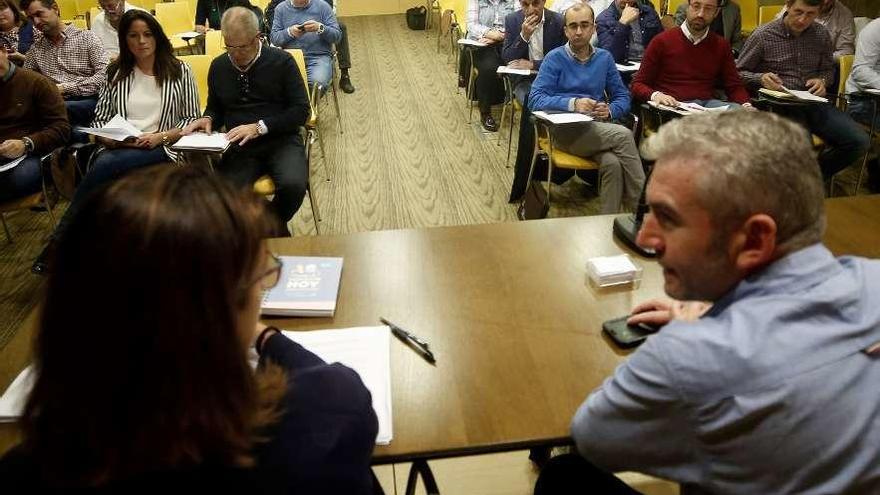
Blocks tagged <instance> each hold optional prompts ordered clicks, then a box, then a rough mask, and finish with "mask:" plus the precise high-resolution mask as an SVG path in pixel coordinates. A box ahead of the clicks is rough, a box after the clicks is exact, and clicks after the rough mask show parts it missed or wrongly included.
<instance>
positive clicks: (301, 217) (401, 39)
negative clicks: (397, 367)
mask: <svg viewBox="0 0 880 495" xmlns="http://www.w3.org/2000/svg"><path fill="white" fill-rule="evenodd" d="M345 22H346V24H347V26H348V32H349V35H350V39H351V42H350V44H351V51H352V61H353V66H354V67H353V68H352V70H351V74H352V80H353V82H354V84H355V86H356V88H357V91H356V92H355V93H354V94H351V95H348V94H344V93H342V92H339V104H340V108H341V113H342V124H341V126H340V125H339V124H338V122H337V120H336V112H335V110H334V108H333V104H332V98H330V97H329V95H328V97H327V98H325V99H324V102H323V104H322V105H321V107H320V130H321V134H322V137H323V140H324V146H325V149H326V152H327V156H326V157H321V152H320V147H319V146H318V143H315V146H314V148H313V149H314V151H313V162H312V163H313V164H312V174H313V177H312V188H313V191H314V198H313V199H314V200H315V201H317V202H318V206H319V210H320V212H321V215H322V222H321V223H320V229H321V234H346V233H352V232H359V231H368V230H381V229H400V228H420V227H433V226H446V225H461V224H475V223H490V222H508V221H516V217H515V206H513V205H510V204H508V203H507V198H508V195H509V191H510V184H511V181H512V178H513V177H512V175H513V171H512V170H513V169H512V168H511V166H510V165H512V162H513V156H511V160H510V162H509V163H508V162H507V161H506V154H507V132H506V128H502V132H503V134H502V137H503V139H502V140H501V141H500V143H499V142H498V140H497V137H498V134H488V133H484V132H483V131H482V130H481V129H480V127H479V124H478V123H477V122H476V120H477V119H476V118H475V119H474V122H472V123H469V122H468V112H467V107H466V105H465V99H464V96H463V95H462V94H461V93H460V92H459V90H458V88H457V84H456V82H457V75H456V73H455V71H454V67H453V64H452V57H451V56H450V54H449V52H448V44H447V45H446V47H445V48H446V50H445V51H442V52H441V53H437V45H436V36H435V33H434V32H432V33H429V34H427V33H425V32H422V31H410V30H408V29H406V27H405V26H406V23H405V20H404V17H403V16H402V15H395V16H371V17H356V18H348V19H345ZM499 111H500V110H499ZM474 113H475V114H477V112H476V111H475V112H474ZM515 140H516V133H515V132H514V141H515ZM513 147H514V149H513V155H515V153H516V143H515V142H514V144H513ZM327 179H329V181H328V180H327ZM557 192H558V195H557ZM597 210H598V201H597V199H596V192H595V190H594V189H592V188H591V187H588V186H587V185H585V184H584V183H583V182H580V180H579V179H572V180H570V181H569V182H568V183H567V184H566V185H564V186H562V187H561V188H558V189H557V188H554V207H553V209H552V210H551V215H552V216H572V215H584V214H591V213H595V212H596V211H597ZM61 211H63V206H62V207H61V210H58V212H59V213H60V212H61ZM7 222H8V224H9V226H10V230H11V231H12V235H13V237H14V240H15V241H14V243H11V244H10V243H6V242H5V240H2V241H0V242H2V243H4V244H0V390H2V389H5V387H6V386H7V385H8V384H9V383H10V382H11V381H12V379H13V378H14V376H15V374H16V373H17V372H18V371H19V370H20V369H21V368H22V367H23V366H24V365H25V364H26V363H27V362H28V361H29V356H28V354H29V347H30V338H31V336H30V335H29V334H28V333H27V332H25V331H21V330H20V329H21V328H24V327H26V326H27V325H22V323H23V322H24V320H25V318H26V316H27V315H28V314H29V313H30V312H31V310H32V309H33V307H34V305H35V304H36V303H37V301H38V300H39V297H40V290H41V288H42V283H43V280H42V279H41V278H40V277H37V276H34V275H31V274H30V272H29V268H30V265H31V262H32V261H33V258H34V257H35V256H36V255H37V253H39V251H40V249H42V246H43V244H44V242H45V239H46V235H47V234H48V229H49V228H50V227H51V224H50V221H49V217H48V215H46V214H45V213H35V212H30V211H23V212H17V213H13V214H8V215H7ZM291 226H292V231H293V232H294V235H314V234H315V228H314V225H313V223H312V209H311V207H310V206H309V201H308V200H306V202H305V203H304V205H303V207H302V208H301V209H300V211H299V213H298V214H297V215H296V216H295V217H294V219H293V220H292V224H291ZM108 290H112V288H108ZM95 297H100V294H95ZM72 316H73V315H72ZM71 330H72V331H83V330H85V329H78V328H75V327H72V328H71ZM13 441H14V438H13V437H11V436H10V434H9V432H8V431H0V452H3V451H5V450H6V449H7V448H8V447H9V446H10V445H11V443H12V442H13ZM431 465H432V467H433V468H434V471H435V474H436V475H437V478H438V482H439V484H440V488H441V490H442V492H443V493H444V494H459V493H467V494H526V493H531V490H532V486H533V484H534V480H535V477H536V472H535V471H534V469H533V466H532V465H531V463H530V462H529V461H528V459H527V453H525V452H513V453H507V454H499V455H492V456H479V457H469V458H460V459H450V460H441V461H432V463H431ZM407 469H408V466H407V465H405V464H399V465H394V466H378V467H377V468H376V472H377V474H378V475H379V478H380V480H381V481H382V483H383V486H384V487H385V491H386V493H388V494H392V493H396V491H397V492H402V491H403V486H404V484H405V481H406V475H407V473H408V471H407ZM627 479H629V480H632V483H633V485H634V486H636V487H637V488H638V489H639V490H642V491H643V492H644V493H647V494H657V495H660V494H664V495H665V494H673V493H678V489H677V487H676V486H674V485H671V484H668V483H664V482H659V481H657V480H652V479H649V478H645V477H639V476H637V475H636V476H634V477H629V478H627ZM395 489H396V491H395Z"/></svg>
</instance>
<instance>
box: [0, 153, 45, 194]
mask: <svg viewBox="0 0 880 495" xmlns="http://www.w3.org/2000/svg"><path fill="white" fill-rule="evenodd" d="M6 162H7V160H6V158H0V163H6ZM42 188H43V184H42V181H41V180H40V157H38V156H30V157H27V158H25V159H24V160H22V161H21V163H19V164H18V165H16V166H15V167H13V168H11V169H9V170H7V171H5V172H0V203H5V202H6V201H12V200H13V199H18V198H23V197H25V196H28V195H31V194H34V193H37V192H40V190H41V189H42Z"/></svg>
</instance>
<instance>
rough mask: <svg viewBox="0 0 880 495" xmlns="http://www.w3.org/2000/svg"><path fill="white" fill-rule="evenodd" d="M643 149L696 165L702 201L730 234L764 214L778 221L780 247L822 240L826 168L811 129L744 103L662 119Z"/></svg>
mask: <svg viewBox="0 0 880 495" xmlns="http://www.w3.org/2000/svg"><path fill="white" fill-rule="evenodd" d="M642 153H643V155H644V156H645V157H646V158H648V159H655V160H658V162H661V161H667V160H685V161H691V162H692V163H694V164H695V166H696V167H699V170H700V171H699V172H697V171H696V169H695V172H694V173H696V174H698V175H697V176H696V187H697V195H698V200H699V201H700V202H701V203H702V205H703V206H704V207H705V208H706V209H707V210H708V211H709V215H710V218H711V219H712V223H713V225H715V226H716V227H718V228H720V229H721V230H722V232H721V234H722V236H723V237H725V238H726V236H727V235H728V234H729V233H730V232H731V231H732V230H733V229H736V228H738V227H739V226H741V225H742V222H744V221H745V220H746V219H747V218H748V217H749V216H751V215H754V214H758V213H764V214H767V215H769V216H770V217H772V218H773V220H774V221H775V222H776V228H777V232H776V244H777V249H778V250H779V251H780V252H781V253H785V252H791V251H795V250H797V249H800V248H803V247H806V246H809V245H811V244H815V243H817V242H820V241H821V240H822V234H823V233H824V231H825V209H824V192H823V189H824V188H823V185H822V175H821V173H820V170H819V164H818V162H817V161H816V155H815V153H814V152H813V147H812V143H811V142H810V140H809V134H808V133H807V131H806V130H805V129H804V128H803V127H800V126H799V125H798V124H795V123H794V122H792V121H789V120H786V119H783V118H782V117H779V116H778V115H774V114H772V113H769V112H749V111H745V110H739V111H727V112H709V113H707V114H702V115H693V116H688V117H685V118H681V119H676V120H675V121H673V122H670V123H668V124H665V125H663V126H662V127H661V128H660V130H659V131H658V132H657V133H656V134H654V135H653V136H651V137H650V138H648V140H647V141H645V143H644V144H643V146H642Z"/></svg>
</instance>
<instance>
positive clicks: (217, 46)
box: [205, 30, 226, 58]
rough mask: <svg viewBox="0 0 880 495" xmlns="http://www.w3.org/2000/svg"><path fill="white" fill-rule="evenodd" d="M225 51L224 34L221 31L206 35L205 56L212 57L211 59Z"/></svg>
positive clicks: (210, 32)
mask: <svg viewBox="0 0 880 495" xmlns="http://www.w3.org/2000/svg"><path fill="white" fill-rule="evenodd" d="M225 51H226V48H225V47H224V44H223V34H222V33H221V32H220V31H219V30H213V31H208V32H207V33H205V55H210V56H211V58H214V57H216V56H217V55H220V54H221V53H223V52H225Z"/></svg>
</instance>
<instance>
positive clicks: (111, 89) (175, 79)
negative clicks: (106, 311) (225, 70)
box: [31, 10, 200, 274]
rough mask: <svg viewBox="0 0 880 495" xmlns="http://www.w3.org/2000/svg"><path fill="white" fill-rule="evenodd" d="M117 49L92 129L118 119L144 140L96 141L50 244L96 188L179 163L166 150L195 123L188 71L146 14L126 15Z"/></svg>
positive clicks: (39, 267)
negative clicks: (158, 166)
mask: <svg viewBox="0 0 880 495" xmlns="http://www.w3.org/2000/svg"><path fill="white" fill-rule="evenodd" d="M119 47H120V50H119V58H117V59H116V61H114V62H113V63H112V64H110V66H109V68H108V69H107V76H108V77H107V79H108V81H107V84H106V85H105V86H104V88H103V89H102V90H101V94H100V95H99V97H98V106H97V108H96V109H95V120H94V121H93V122H92V127H103V126H104V125H106V124H107V123H108V122H109V121H110V120H111V119H113V117H114V116H117V115H119V116H121V117H122V118H124V119H126V120H127V121H129V122H130V123H131V124H132V125H133V126H134V127H135V128H137V129H138V130H139V131H140V132H141V133H142V134H141V135H140V136H139V137H137V138H131V139H128V140H126V141H124V142H120V141H113V140H111V139H107V138H103V137H97V138H96V142H97V143H98V144H100V147H99V148H98V150H97V151H96V154H95V155H94V156H93V157H92V161H91V166H90V168H89V170H88V172H87V173H86V175H85V177H84V178H83V180H82V182H81V183H80V184H79V186H78V187H77V190H76V194H75V195H74V197H73V200H72V201H71V204H70V207H69V208H68V210H67V212H66V213H65V215H64V216H63V217H62V219H61V222H60V223H59V225H58V228H57V229H56V231H55V234H54V235H53V238H55V237H58V236H59V235H61V234H63V232H64V230H65V229H66V228H67V224H68V222H69V219H70V217H72V215H74V214H75V213H76V210H77V209H78V208H79V205H80V204H81V203H82V201H83V200H84V199H85V198H86V197H87V196H88V195H89V194H91V193H92V192H93V191H94V190H95V189H96V188H98V187H99V186H101V185H103V184H105V183H107V182H109V181H112V180H114V179H116V178H119V177H121V176H123V175H125V174H126V173H128V172H131V171H132V170H135V169H138V168H143V167H147V166H151V165H156V164H160V163H168V162H175V161H178V160H179V159H180V158H181V157H180V156H179V155H178V154H177V153H175V152H174V151H172V150H171V148H170V146H171V145H172V144H174V143H175V142H176V141H177V140H178V139H180V135H181V130H182V129H183V128H184V127H186V126H187V125H188V124H189V123H190V122H192V121H193V120H195V119H197V118H199V110H200V105H199V90H198V88H197V87H196V82H195V79H194V78H193V73H192V69H190V67H189V65H187V64H186V63H185V62H181V61H180V60H178V59H177V58H176V57H175V56H174V54H173V51H172V48H171V42H170V41H169V40H168V37H167V36H165V32H164V31H163V30H162V26H160V25H159V23H158V21H156V19H155V18H154V17H153V16H152V15H150V13H149V12H146V11H143V10H129V11H128V12H126V13H124V14H123V15H122V19H121V20H120V21H119ZM52 249H53V243H52V242H50V243H49V246H47V247H46V249H44V250H43V252H42V253H41V254H40V256H38V257H37V260H36V261H35V262H34V265H33V267H32V269H31V270H32V271H33V272H34V273H37V274H42V273H44V272H45V271H46V270H47V269H48V266H47V264H46V258H47V256H48V254H49V252H50V251H51V250H52Z"/></svg>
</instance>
